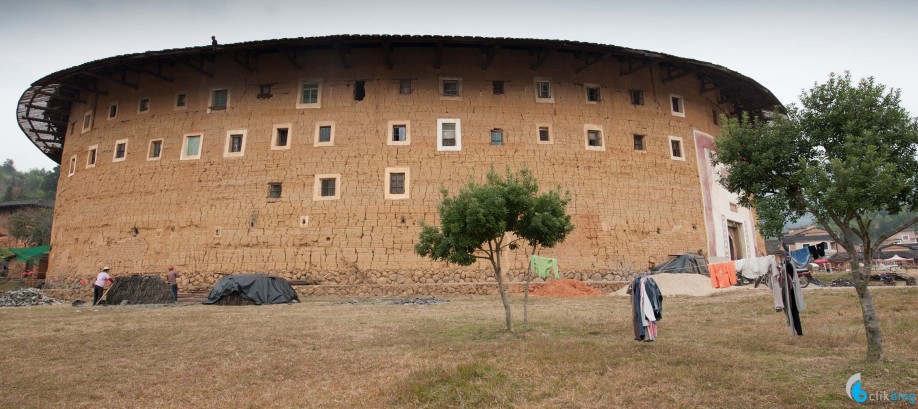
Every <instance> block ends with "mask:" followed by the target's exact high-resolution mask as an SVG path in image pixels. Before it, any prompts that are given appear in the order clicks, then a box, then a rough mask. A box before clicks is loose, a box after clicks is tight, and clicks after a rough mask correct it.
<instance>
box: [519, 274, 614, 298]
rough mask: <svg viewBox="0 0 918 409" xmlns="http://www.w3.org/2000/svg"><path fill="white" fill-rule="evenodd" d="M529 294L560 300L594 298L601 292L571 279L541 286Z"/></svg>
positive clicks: (563, 279) (553, 281)
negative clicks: (558, 298)
mask: <svg viewBox="0 0 918 409" xmlns="http://www.w3.org/2000/svg"><path fill="white" fill-rule="evenodd" d="M529 294H530V295H537V296H542V297H561V298H570V297H595V296H598V295H602V291H599V290H597V289H595V288H593V287H590V286H588V285H586V284H584V283H583V282H582V281H578V280H574V279H573V278H562V279H560V280H552V281H549V282H547V283H545V284H542V285H540V286H538V287H536V288H534V289H533V290H532V291H530V292H529Z"/></svg>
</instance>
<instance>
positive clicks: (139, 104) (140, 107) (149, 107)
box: [137, 97, 153, 115]
mask: <svg viewBox="0 0 918 409" xmlns="http://www.w3.org/2000/svg"><path fill="white" fill-rule="evenodd" d="M144 101H147V109H143V102H144ZM152 104H153V100H152V99H150V97H140V98H139V99H138V100H137V114H138V115H140V114H149V113H150V111H151V110H152V109H153V108H152Z"/></svg>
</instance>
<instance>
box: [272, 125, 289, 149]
mask: <svg viewBox="0 0 918 409" xmlns="http://www.w3.org/2000/svg"><path fill="white" fill-rule="evenodd" d="M289 134H290V129H289V128H277V129H275V130H274V146H276V147H283V146H287V136H288V135H289Z"/></svg>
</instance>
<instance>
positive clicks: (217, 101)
mask: <svg viewBox="0 0 918 409" xmlns="http://www.w3.org/2000/svg"><path fill="white" fill-rule="evenodd" d="M228 107H229V90H228V89H226V88H221V89H215V90H213V91H212V92H211V95H210V110H211V111H225V110H226V108H228Z"/></svg>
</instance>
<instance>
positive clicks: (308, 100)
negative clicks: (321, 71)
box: [300, 82, 319, 104]
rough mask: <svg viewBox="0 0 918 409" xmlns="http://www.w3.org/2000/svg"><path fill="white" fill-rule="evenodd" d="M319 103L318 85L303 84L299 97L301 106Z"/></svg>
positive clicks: (315, 83) (311, 83) (314, 83)
mask: <svg viewBox="0 0 918 409" xmlns="http://www.w3.org/2000/svg"><path fill="white" fill-rule="evenodd" d="M318 102H319V83H317V82H305V83H303V88H302V95H301V96H300V103H301V104H317V103H318Z"/></svg>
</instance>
